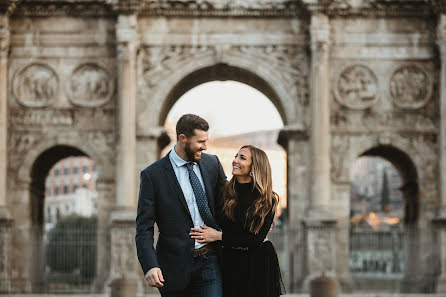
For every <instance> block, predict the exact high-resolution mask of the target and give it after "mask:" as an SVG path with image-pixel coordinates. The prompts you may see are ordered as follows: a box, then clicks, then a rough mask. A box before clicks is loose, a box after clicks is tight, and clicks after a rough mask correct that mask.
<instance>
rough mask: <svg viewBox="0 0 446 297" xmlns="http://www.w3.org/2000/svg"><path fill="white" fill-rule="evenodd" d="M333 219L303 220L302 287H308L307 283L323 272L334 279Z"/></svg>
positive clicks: (334, 243) (334, 224)
mask: <svg viewBox="0 0 446 297" xmlns="http://www.w3.org/2000/svg"><path fill="white" fill-rule="evenodd" d="M335 226H336V221H334V220H311V219H310V220H305V221H304V222H303V229H304V230H303V232H304V244H305V246H304V253H305V259H306V262H305V264H304V267H305V274H304V275H305V279H304V281H303V289H304V290H305V291H307V290H308V289H309V283H310V282H311V281H312V280H313V279H315V278H316V277H319V276H320V275H322V274H324V275H327V276H330V277H332V278H333V279H336V277H335V266H336V263H335V262H336V238H335Z"/></svg>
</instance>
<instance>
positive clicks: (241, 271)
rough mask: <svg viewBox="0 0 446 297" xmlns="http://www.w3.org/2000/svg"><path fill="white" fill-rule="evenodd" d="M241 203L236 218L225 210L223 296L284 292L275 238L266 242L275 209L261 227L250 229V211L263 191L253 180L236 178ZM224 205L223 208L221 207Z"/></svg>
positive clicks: (256, 296)
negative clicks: (243, 180)
mask: <svg viewBox="0 0 446 297" xmlns="http://www.w3.org/2000/svg"><path fill="white" fill-rule="evenodd" d="M235 190H236V194H237V205H236V206H235V208H234V218H235V220H234V221H232V220H231V219H229V218H228V217H226V216H225V215H224V213H222V215H221V217H220V227H221V228H222V231H223V236H222V241H223V242H222V243H223V246H224V248H223V261H222V272H223V297H277V296H279V295H282V294H284V292H285V290H284V285H283V282H282V278H281V275H280V267H279V261H278V259H277V254H276V251H275V249H274V246H273V245H272V243H271V242H269V241H266V242H263V241H264V239H265V237H266V235H267V234H268V232H269V228H270V227H271V224H272V222H273V218H274V213H273V212H272V210H271V211H270V212H269V213H268V214H267V215H266V217H265V220H264V222H263V225H262V227H261V228H260V231H259V232H258V233H257V234H254V233H252V232H250V231H249V223H250V222H247V221H246V213H247V211H248V209H249V207H250V206H251V205H252V204H253V203H254V202H255V200H256V199H258V198H259V196H260V193H259V192H258V191H257V190H256V189H254V188H253V184H252V183H246V184H240V183H238V182H236V184H235ZM221 209H222V208H221Z"/></svg>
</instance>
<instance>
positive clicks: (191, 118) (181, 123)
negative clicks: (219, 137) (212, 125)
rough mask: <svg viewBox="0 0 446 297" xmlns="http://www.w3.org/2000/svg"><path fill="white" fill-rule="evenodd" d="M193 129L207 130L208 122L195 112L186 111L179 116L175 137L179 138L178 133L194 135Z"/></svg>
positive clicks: (187, 135)
mask: <svg viewBox="0 0 446 297" xmlns="http://www.w3.org/2000/svg"><path fill="white" fill-rule="evenodd" d="M195 129H198V130H202V131H208V130H209V124H208V122H207V121H206V120H205V119H203V118H201V117H199V116H197V115H195V114H191V113H188V114H185V115H183V116H181V118H180V119H179V120H178V122H177V127H176V130H177V139H179V137H180V134H184V135H186V137H188V138H189V137H192V136H194V135H195V131H194V130H195Z"/></svg>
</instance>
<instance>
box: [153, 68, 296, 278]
mask: <svg viewBox="0 0 446 297" xmlns="http://www.w3.org/2000/svg"><path fill="white" fill-rule="evenodd" d="M186 113H194V114H197V115H199V116H202V117H203V118H205V119H206V120H207V121H208V122H209V124H210V131H209V132H210V133H209V136H210V137H209V142H208V150H207V153H210V154H215V155H217V156H218V157H219V159H220V161H221V163H222V166H223V168H224V170H225V173H226V176H227V178H228V180H229V179H230V178H231V177H232V173H231V172H232V160H233V157H234V155H235V154H236V153H237V151H238V150H239V149H240V147H241V146H243V145H246V144H251V145H255V146H257V147H259V148H261V149H263V150H264V151H265V152H266V153H267V155H268V158H269V160H270V163H271V166H272V174H273V186H274V190H275V191H276V192H278V194H279V195H280V197H281V208H280V210H279V211H278V212H277V213H276V221H275V228H274V229H273V231H272V232H271V233H270V234H268V238H269V239H270V240H271V241H272V242H273V243H274V244H275V246H276V249H277V252H278V255H279V260H280V261H281V263H280V264H281V269H282V274H283V275H282V276H283V277H285V278H287V277H288V276H289V275H288V271H289V266H290V265H289V261H288V250H287V244H286V242H287V241H286V240H287V239H286V236H287V235H286V231H285V230H286V228H285V225H286V223H287V222H286V219H285V218H284V215H282V214H285V213H286V211H283V210H284V209H286V207H287V182H286V181H287V155H286V151H285V150H284V149H283V148H282V147H281V146H280V145H279V144H278V143H277V139H278V135H279V132H280V130H281V129H282V128H283V127H284V125H286V124H287V119H286V117H285V112H284V108H283V106H282V104H281V100H280V98H279V97H278V96H277V94H276V92H275V91H274V89H273V88H272V87H271V86H270V85H269V84H268V83H267V82H266V81H265V80H263V79H262V78H260V77H259V76H257V75H255V74H254V73H252V72H250V71H247V70H244V69H241V68H237V67H233V66H228V65H225V64H217V65H215V66H212V67H207V68H203V69H201V70H198V71H196V72H193V73H191V74H189V75H188V76H186V77H185V78H183V79H182V80H181V81H179V82H178V83H177V84H176V86H175V87H174V88H173V89H172V91H171V92H170V93H169V95H168V97H167V99H166V100H165V102H164V105H163V107H162V109H161V113H160V117H159V125H160V126H164V128H165V130H166V132H167V134H168V136H169V139H168V141H166V140H167V139H166V140H164V141H161V142H159V144H160V148H159V149H160V157H163V156H165V155H166V154H167V153H168V152H169V151H170V150H171V149H172V147H173V145H174V144H175V142H176V134H175V125H176V122H177V120H178V119H179V118H180V117H181V115H183V114H186ZM167 142H169V144H168V145H166V143H167Z"/></svg>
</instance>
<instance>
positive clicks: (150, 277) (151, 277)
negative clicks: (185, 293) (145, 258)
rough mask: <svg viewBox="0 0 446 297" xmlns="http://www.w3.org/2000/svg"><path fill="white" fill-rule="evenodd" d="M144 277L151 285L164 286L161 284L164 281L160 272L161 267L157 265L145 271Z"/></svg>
mask: <svg viewBox="0 0 446 297" xmlns="http://www.w3.org/2000/svg"><path fill="white" fill-rule="evenodd" d="M144 278H145V279H146V281H147V283H148V284H149V286H151V287H157V288H159V287H162V286H164V285H163V282H164V278H163V274H162V273H161V269H159V268H158V267H153V268H152V269H150V270H149V271H147V273H146V275H145V276H144Z"/></svg>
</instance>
